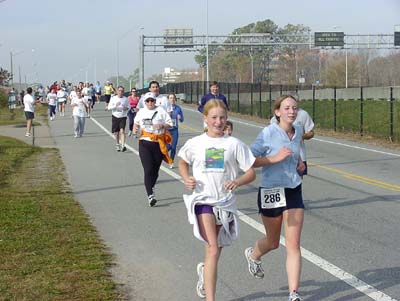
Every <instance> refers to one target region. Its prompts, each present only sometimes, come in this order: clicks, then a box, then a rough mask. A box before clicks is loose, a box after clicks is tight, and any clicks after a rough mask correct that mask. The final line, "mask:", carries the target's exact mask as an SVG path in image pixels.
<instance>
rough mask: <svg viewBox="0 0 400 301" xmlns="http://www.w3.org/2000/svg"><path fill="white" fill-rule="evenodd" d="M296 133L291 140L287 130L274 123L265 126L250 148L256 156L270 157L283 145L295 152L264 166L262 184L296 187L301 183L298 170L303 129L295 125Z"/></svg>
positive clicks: (268, 186)
mask: <svg viewBox="0 0 400 301" xmlns="http://www.w3.org/2000/svg"><path fill="white" fill-rule="evenodd" d="M294 128H295V134H294V136H293V138H292V139H291V140H289V137H288V135H287V134H286V132H285V131H284V130H283V129H281V128H280V127H279V125H278V124H276V123H274V124H271V125H269V126H267V127H265V128H264V129H263V130H262V131H261V132H260V133H259V134H258V136H257V138H256V140H255V141H254V142H253V144H252V145H251V147H250V149H251V152H252V153H253V155H254V157H269V156H274V155H276V154H277V153H278V152H279V150H280V149H281V148H282V147H287V148H289V149H291V150H292V151H293V154H292V155H290V156H288V157H287V158H286V159H285V160H283V161H281V162H278V163H274V164H269V165H266V166H263V167H262V177H261V185H260V186H262V187H265V188H274V187H285V188H295V187H297V186H298V185H300V184H301V177H300V176H299V174H298V172H297V164H298V162H299V157H300V143H301V140H302V136H303V129H302V128H301V127H298V126H294Z"/></svg>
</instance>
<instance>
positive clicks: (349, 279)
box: [90, 117, 398, 301]
mask: <svg viewBox="0 0 400 301" xmlns="http://www.w3.org/2000/svg"><path fill="white" fill-rule="evenodd" d="M90 119H91V120H92V121H93V122H94V123H95V124H96V125H97V126H98V127H100V128H101V129H102V130H103V131H104V132H106V133H107V134H108V135H109V136H110V137H112V138H113V139H114V135H113V134H112V133H111V132H109V131H108V130H107V129H106V128H105V127H104V126H103V125H102V124H100V123H99V122H98V121H97V120H96V119H94V118H93V117H91V118H90ZM126 148H127V149H129V150H131V151H132V152H133V153H134V154H136V155H137V156H139V152H138V151H137V150H135V149H134V148H133V147H131V146H129V145H126ZM161 170H163V171H164V172H166V173H167V174H169V175H170V176H171V177H173V178H175V179H177V180H178V181H180V182H182V183H183V181H182V178H181V176H179V175H178V174H177V173H176V172H174V171H172V170H170V169H169V168H166V167H165V166H163V165H161ZM238 215H239V218H240V220H241V221H242V222H244V223H246V224H248V225H249V226H250V227H252V228H253V229H255V230H257V231H258V232H260V233H262V234H264V235H265V229H264V226H263V225H262V224H261V223H259V222H257V221H256V220H254V219H252V218H251V217H249V216H247V215H246V214H244V213H243V212H241V211H239V210H238ZM280 244H281V245H283V246H286V243H285V238H284V237H283V236H281V237H280ZM301 256H302V257H303V258H304V259H306V260H308V261H309V262H311V263H313V264H314V265H316V266H318V267H319V268H321V269H322V270H324V271H326V272H328V273H329V274H331V275H333V276H335V277H336V278H338V279H340V280H342V281H344V282H345V283H347V284H348V285H350V286H352V287H354V288H355V289H356V290H358V291H360V292H361V293H363V294H365V295H366V296H368V297H370V298H371V299H372V300H376V301H398V300H396V299H394V298H392V297H390V296H389V295H386V294H385V293H383V292H381V291H379V290H377V289H376V288H375V287H373V286H371V285H369V284H368V283H366V282H364V281H362V280H360V279H358V278H357V277H355V276H353V275H351V274H349V273H347V272H346V271H344V270H342V269H340V268H339V267H337V266H335V265H334V264H332V263H330V262H328V261H326V260H325V259H323V258H322V257H320V256H318V255H316V254H314V253H313V252H311V251H309V250H307V249H305V248H303V247H301Z"/></svg>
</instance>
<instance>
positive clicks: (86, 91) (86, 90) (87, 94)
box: [82, 82, 93, 117]
mask: <svg viewBox="0 0 400 301" xmlns="http://www.w3.org/2000/svg"><path fill="white" fill-rule="evenodd" d="M92 93H93V91H92V88H90V85H89V83H88V82H86V83H85V86H84V87H83V89H82V95H83V98H84V99H85V100H86V101H87V102H88V103H89V104H90V103H91V101H92ZM90 111H91V106H89V107H88V108H87V109H86V112H87V113H88V117H90Z"/></svg>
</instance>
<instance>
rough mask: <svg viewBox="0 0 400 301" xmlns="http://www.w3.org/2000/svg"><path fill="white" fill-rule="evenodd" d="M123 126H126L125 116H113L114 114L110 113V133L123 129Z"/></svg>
mask: <svg viewBox="0 0 400 301" xmlns="http://www.w3.org/2000/svg"><path fill="white" fill-rule="evenodd" d="M125 126H126V117H121V118H118V117H115V116H114V115H112V121H111V132H112V133H116V132H119V130H120V129H124V130H125Z"/></svg>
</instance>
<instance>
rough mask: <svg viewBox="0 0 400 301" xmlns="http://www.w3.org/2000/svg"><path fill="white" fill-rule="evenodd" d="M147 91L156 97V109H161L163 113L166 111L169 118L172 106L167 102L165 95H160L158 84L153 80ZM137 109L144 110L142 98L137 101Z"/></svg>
mask: <svg viewBox="0 0 400 301" xmlns="http://www.w3.org/2000/svg"><path fill="white" fill-rule="evenodd" d="M149 91H150V92H152V93H154V94H155V96H156V106H157V107H162V108H163V109H164V111H166V112H167V113H168V114H169V115H170V116H171V114H172V111H173V110H172V105H171V103H170V102H169V100H168V98H167V97H166V96H165V95H160V84H159V83H158V82H157V81H155V80H153V81H151V82H150V84H149ZM137 107H138V109H143V108H144V101H143V97H141V98H140V99H139V103H138V106H137Z"/></svg>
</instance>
